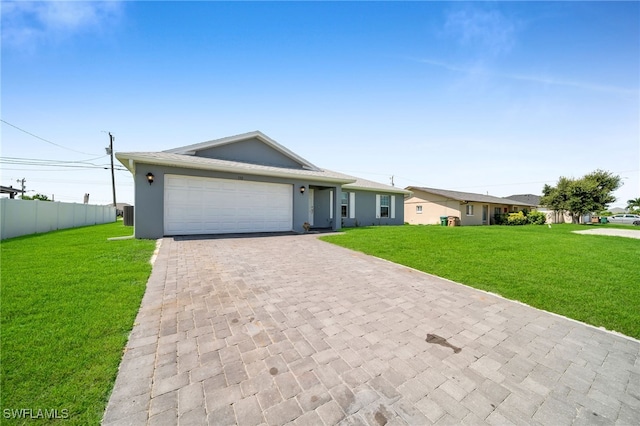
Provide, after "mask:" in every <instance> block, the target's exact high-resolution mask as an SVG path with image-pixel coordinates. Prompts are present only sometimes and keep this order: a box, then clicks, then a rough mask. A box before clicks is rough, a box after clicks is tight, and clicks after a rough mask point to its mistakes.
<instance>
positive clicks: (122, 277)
mask: <svg viewBox="0 0 640 426" xmlns="http://www.w3.org/2000/svg"><path fill="white" fill-rule="evenodd" d="M131 233H132V228H127V227H124V226H123V225H122V222H116V223H110V224H105V225H96V226H88V227H83V228H76V229H68V230H62V231H55V232H50V233H47V234H39V235H30V236H23V237H18V238H12V239H9V240H4V241H2V243H1V244H0V259H1V262H2V263H1V271H2V272H1V275H0V277H1V282H0V290H1V294H0V296H1V298H2V299H1V301H2V302H1V303H2V304H1V306H0V308H1V309H0V326H1V328H0V332H1V333H2V343H1V344H2V346H1V354H0V359H1V371H2V378H1V386H2V387H1V394H0V409H1V410H0V415H2V420H1V422H2V423H3V424H5V423H12V424H21V423H28V422H30V421H28V420H16V419H13V420H9V419H7V417H8V416H7V412H6V411H5V410H20V409H27V410H28V409H31V410H32V415H33V416H36V415H37V414H38V410H43V412H44V410H49V411H51V410H57V414H58V416H60V417H64V416H66V415H68V417H69V418H68V420H66V421H65V424H77V425H91V424H93V425H95V424H99V423H100V420H101V418H102V414H103V411H104V409H105V406H106V403H107V400H108V397H109V394H110V392H111V389H112V387H113V383H114V381H115V377H116V374H117V369H118V365H119V363H120V359H121V357H122V351H123V348H124V346H125V344H126V341H127V336H128V334H129V332H130V331H131V328H132V326H133V322H134V319H135V316H136V314H137V311H138V308H139V306H140V301H141V299H142V295H143V294H144V290H145V286H146V281H147V279H148V277H149V274H150V272H151V265H150V264H149V259H150V257H151V255H152V253H153V250H154V248H155V242H154V241H150V240H133V239H129V240H122V241H108V240H107V238H109V237H116V236H124V235H130V234H131ZM65 413H66V414H65ZM51 422H53V421H47V420H38V423H39V424H43V423H44V424H46V423H51Z"/></svg>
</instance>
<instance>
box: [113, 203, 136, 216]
mask: <svg viewBox="0 0 640 426" xmlns="http://www.w3.org/2000/svg"><path fill="white" fill-rule="evenodd" d="M109 205H110V206H112V205H113V204H109ZM129 206H131V204H129V203H116V216H122V215H123V214H124V208H125V207H129Z"/></svg>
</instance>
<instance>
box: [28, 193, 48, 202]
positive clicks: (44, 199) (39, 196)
mask: <svg viewBox="0 0 640 426" xmlns="http://www.w3.org/2000/svg"><path fill="white" fill-rule="evenodd" d="M22 199H23V200H40V201H51V200H50V199H49V197H47V196H46V195H44V194H36V195H34V196H32V197H30V196H28V195H23V196H22Z"/></svg>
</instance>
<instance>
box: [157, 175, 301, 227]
mask: <svg viewBox="0 0 640 426" xmlns="http://www.w3.org/2000/svg"><path fill="white" fill-rule="evenodd" d="M292 222H293V187H292V185H288V184H279V183H265V182H251V181H244V180H230V179H213V178H201V177H192V176H177V175H165V177H164V234H165V235H193V234H227V233H237V232H277V231H290V230H291V229H292Z"/></svg>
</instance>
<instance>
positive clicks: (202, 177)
mask: <svg viewBox="0 0 640 426" xmlns="http://www.w3.org/2000/svg"><path fill="white" fill-rule="evenodd" d="M116 158H117V159H118V160H119V161H120V162H121V163H122V164H124V166H125V167H126V168H127V169H129V171H130V172H131V173H132V174H133V179H134V187H135V201H134V204H135V206H136V207H135V214H134V227H135V230H134V233H135V236H136V238H160V237H162V236H165V235H194V234H225V233H247V232H283V231H294V232H304V231H305V228H307V227H311V228H328V229H333V230H338V229H340V228H341V227H342V226H359V225H363V226H364V225H401V224H403V221H404V203H403V199H404V196H405V195H407V194H409V192H408V191H405V190H403V189H399V188H394V187H392V186H388V185H383V184H379V183H375V182H371V181H366V180H363V179H358V178H356V177H353V176H349V175H345V174H342V173H337V172H332V171H330V170H326V169H321V168H319V167H317V166H315V165H314V164H312V163H310V162H309V161H307V160H305V159H304V158H302V157H300V156H298V155H297V154H295V153H293V152H292V151H290V150H289V149H287V148H285V147H284V146H282V145H280V144H278V143H277V142H276V141H274V140H273V139H271V138H269V137H267V136H266V135H264V134H263V133H261V132H258V131H255V132H250V133H245V134H242V135H237V136H231V137H227V138H223V139H217V140H213V141H208V142H203V143H199V144H194V145H188V146H183V147H180V148H175V149H170V150H167V151H162V152H119V153H116ZM343 224H344V225H343Z"/></svg>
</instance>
